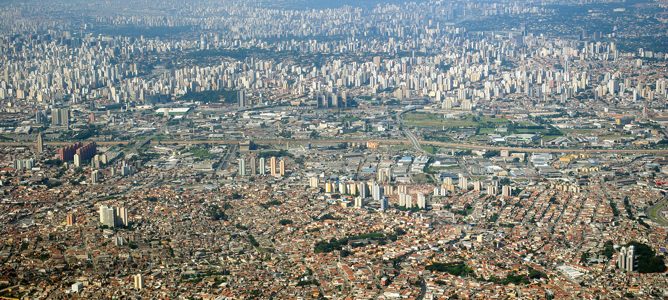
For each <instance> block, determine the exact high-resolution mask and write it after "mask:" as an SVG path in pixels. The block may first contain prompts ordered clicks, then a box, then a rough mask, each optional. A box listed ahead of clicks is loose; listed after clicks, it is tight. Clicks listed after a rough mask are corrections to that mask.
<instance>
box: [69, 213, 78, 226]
mask: <svg viewBox="0 0 668 300" xmlns="http://www.w3.org/2000/svg"><path fill="white" fill-rule="evenodd" d="M76 223H77V220H76V217H75V216H74V214H72V213H69V214H67V226H74V224H76Z"/></svg>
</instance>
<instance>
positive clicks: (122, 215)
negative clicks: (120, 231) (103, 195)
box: [114, 207, 130, 227]
mask: <svg viewBox="0 0 668 300" xmlns="http://www.w3.org/2000/svg"><path fill="white" fill-rule="evenodd" d="M114 211H116V216H118V218H117V220H116V221H117V223H118V225H119V226H123V227H127V226H128V224H130V223H129V221H128V210H127V209H126V208H125V207H118V208H114Z"/></svg>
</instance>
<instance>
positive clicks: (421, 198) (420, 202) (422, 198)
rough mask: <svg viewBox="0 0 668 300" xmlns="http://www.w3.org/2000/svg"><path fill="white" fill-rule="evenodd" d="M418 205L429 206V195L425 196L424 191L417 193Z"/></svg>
mask: <svg viewBox="0 0 668 300" xmlns="http://www.w3.org/2000/svg"><path fill="white" fill-rule="evenodd" d="M417 206H418V208H420V209H425V208H427V197H425V196H424V194H423V193H418V194H417Z"/></svg>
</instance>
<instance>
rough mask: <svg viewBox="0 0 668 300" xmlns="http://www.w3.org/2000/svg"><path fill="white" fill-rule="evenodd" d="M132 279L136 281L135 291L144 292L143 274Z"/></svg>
mask: <svg viewBox="0 0 668 300" xmlns="http://www.w3.org/2000/svg"><path fill="white" fill-rule="evenodd" d="M132 278H133V279H134V288H135V290H143V289H144V277H143V276H142V275H141V274H137V275H133V276H132Z"/></svg>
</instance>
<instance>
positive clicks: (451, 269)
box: [426, 261, 547, 285]
mask: <svg viewBox="0 0 668 300" xmlns="http://www.w3.org/2000/svg"><path fill="white" fill-rule="evenodd" d="M426 269H427V270H429V271H435V272H443V273H448V274H450V275H454V276H459V277H473V278H476V279H477V280H481V281H487V282H493V283H496V284H503V285H507V284H511V283H512V284H516V285H519V284H529V283H531V280H535V279H541V278H547V275H546V274H545V273H543V272H541V271H538V270H536V269H533V268H531V267H530V268H529V270H528V272H527V274H526V275H519V274H516V273H510V274H508V275H507V276H506V277H505V278H497V277H494V276H492V277H490V278H489V279H484V278H479V277H476V275H475V272H474V271H473V269H471V268H470V267H469V266H467V265H466V263H464V262H462V261H459V262H452V263H433V264H431V265H428V266H427V267H426Z"/></svg>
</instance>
